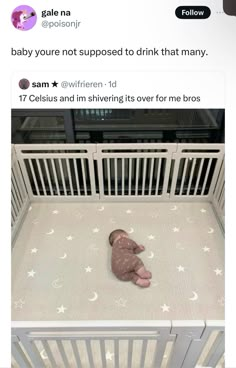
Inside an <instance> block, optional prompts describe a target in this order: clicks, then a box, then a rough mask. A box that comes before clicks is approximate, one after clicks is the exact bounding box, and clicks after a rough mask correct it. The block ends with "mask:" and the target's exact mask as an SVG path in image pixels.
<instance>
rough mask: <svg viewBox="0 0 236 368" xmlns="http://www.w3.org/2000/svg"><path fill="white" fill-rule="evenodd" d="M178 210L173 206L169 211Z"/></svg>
mask: <svg viewBox="0 0 236 368" xmlns="http://www.w3.org/2000/svg"><path fill="white" fill-rule="evenodd" d="M177 209H178V207H177V206H173V207H172V208H171V209H170V210H171V211H176V210H177Z"/></svg>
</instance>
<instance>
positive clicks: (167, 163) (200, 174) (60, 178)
mask: <svg viewBox="0 0 236 368" xmlns="http://www.w3.org/2000/svg"><path fill="white" fill-rule="evenodd" d="M15 149H16V153H17V158H18V160H19V164H20V167H21V171H22V173H23V177H24V180H25V183H26V186H27V191H28V193H29V196H30V199H31V200H32V201H34V200H45V199H46V200H47V201H50V200H58V199H60V200H62V201H63V200H67V201H68V200H73V201H74V200H78V201H79V200H90V201H93V200H99V199H102V200H104V201H122V200H123V201H127V200H129V201H132V200H134V201H135V200H137V199H139V200H145V201H158V200H163V201H169V200H172V201H178V200H180V201H185V200H186V201H194V200H196V201H201V200H202V201H206V200H208V201H211V200H212V197H213V192H214V188H215V186H216V182H217V179H218V176H219V171H220V168H221V165H222V160H223V157H224V145H223V144H176V143H173V144H158V143H152V144H97V145H96V144H87V145H81V144H59V145H58V144H45V145H16V146H15ZM214 193H215V192H214ZM222 198H223V197H221V201H223V199H222ZM221 205H222V203H221V204H219V206H221Z"/></svg>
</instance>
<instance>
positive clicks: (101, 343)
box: [100, 339, 107, 368]
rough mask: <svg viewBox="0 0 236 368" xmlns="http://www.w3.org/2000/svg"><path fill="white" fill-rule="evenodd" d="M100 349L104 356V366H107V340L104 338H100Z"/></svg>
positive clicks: (104, 367)
mask: <svg viewBox="0 0 236 368" xmlns="http://www.w3.org/2000/svg"><path fill="white" fill-rule="evenodd" d="M100 351H101V358H102V367H103V368H107V360H106V352H105V341H104V340H103V339H101V340H100Z"/></svg>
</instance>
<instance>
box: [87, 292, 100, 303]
mask: <svg viewBox="0 0 236 368" xmlns="http://www.w3.org/2000/svg"><path fill="white" fill-rule="evenodd" d="M97 298H98V294H97V293H96V292H95V291H94V292H93V297H92V298H88V300H89V301H90V302H95V301H96V300H97Z"/></svg>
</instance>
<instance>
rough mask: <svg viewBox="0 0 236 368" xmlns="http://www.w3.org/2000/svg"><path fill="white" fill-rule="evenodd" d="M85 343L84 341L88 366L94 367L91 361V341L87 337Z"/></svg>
mask: <svg viewBox="0 0 236 368" xmlns="http://www.w3.org/2000/svg"><path fill="white" fill-rule="evenodd" d="M85 343H86V349H87V355H88V360H89V365H90V368H95V366H94V361H93V353H92V347H91V341H90V340H88V339H86V340H85Z"/></svg>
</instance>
